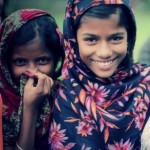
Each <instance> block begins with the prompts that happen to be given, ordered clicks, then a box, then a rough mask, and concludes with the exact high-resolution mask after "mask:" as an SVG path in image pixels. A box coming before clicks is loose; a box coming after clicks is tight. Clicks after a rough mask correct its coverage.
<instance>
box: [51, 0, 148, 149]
mask: <svg viewBox="0 0 150 150" xmlns="http://www.w3.org/2000/svg"><path fill="white" fill-rule="evenodd" d="M64 38H65V40H64V43H65V54H66V55H65V62H64V65H63V73H62V79H63V82H62V86H61V88H60V89H59V91H58V93H59V94H58V95H57V96H56V98H55V107H54V112H53V122H52V123H51V127H50V134H49V143H50V149H54V150H56V149H67V150H69V149H82V150H119V149H124V150H133V149H134V150H135V149H140V148H141V134H142V131H143V128H144V126H145V124H146V122H147V119H148V117H149V115H150V107H149V104H150V67H147V66H144V65H142V64H139V63H136V64H134V63H133V57H132V55H133V49H134V44H135V39H136V24H135V19H134V15H133V12H132V10H131V8H130V1H129V0H69V1H68V4H67V8H66V15H65V21H64Z"/></svg>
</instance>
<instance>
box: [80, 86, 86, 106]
mask: <svg viewBox="0 0 150 150" xmlns="http://www.w3.org/2000/svg"><path fill="white" fill-rule="evenodd" d="M85 98H86V92H85V91H84V90H83V89H81V91H80V93H79V100H80V102H81V103H82V104H83V105H84V103H85Z"/></svg>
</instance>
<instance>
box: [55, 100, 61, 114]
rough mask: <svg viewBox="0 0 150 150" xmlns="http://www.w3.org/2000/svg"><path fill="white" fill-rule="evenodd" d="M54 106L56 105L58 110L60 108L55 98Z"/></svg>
mask: <svg viewBox="0 0 150 150" xmlns="http://www.w3.org/2000/svg"><path fill="white" fill-rule="evenodd" d="M55 106H56V107H57V109H58V110H59V111H61V109H60V106H59V104H58V100H57V99H55Z"/></svg>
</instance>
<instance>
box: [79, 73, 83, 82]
mask: <svg viewBox="0 0 150 150" xmlns="http://www.w3.org/2000/svg"><path fill="white" fill-rule="evenodd" d="M79 79H80V81H82V79H83V75H82V74H81V73H80V74H79Z"/></svg>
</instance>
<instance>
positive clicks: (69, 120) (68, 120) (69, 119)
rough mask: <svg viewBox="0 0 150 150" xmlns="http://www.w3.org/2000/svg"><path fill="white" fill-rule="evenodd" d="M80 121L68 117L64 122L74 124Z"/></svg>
mask: <svg viewBox="0 0 150 150" xmlns="http://www.w3.org/2000/svg"><path fill="white" fill-rule="evenodd" d="M79 120H80V119H77V118H73V117H68V119H67V120H65V122H76V121H79Z"/></svg>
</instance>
